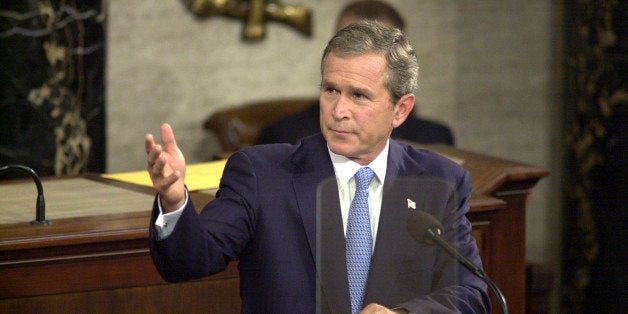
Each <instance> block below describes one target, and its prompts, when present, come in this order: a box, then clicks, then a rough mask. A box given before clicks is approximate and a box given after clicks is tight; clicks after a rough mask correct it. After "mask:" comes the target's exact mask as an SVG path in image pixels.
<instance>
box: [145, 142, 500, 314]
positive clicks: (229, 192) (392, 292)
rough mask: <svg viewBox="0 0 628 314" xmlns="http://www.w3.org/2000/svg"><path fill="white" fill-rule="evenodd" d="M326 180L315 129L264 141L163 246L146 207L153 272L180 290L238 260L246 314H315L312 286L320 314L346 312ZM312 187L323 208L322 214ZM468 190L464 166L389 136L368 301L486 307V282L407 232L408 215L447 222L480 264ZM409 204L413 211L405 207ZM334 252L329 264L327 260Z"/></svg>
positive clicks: (187, 213)
mask: <svg viewBox="0 0 628 314" xmlns="http://www.w3.org/2000/svg"><path fill="white" fill-rule="evenodd" d="M333 177H334V169H333V165H332V163H331V160H330V157H329V154H328V152H327V146H326V142H325V140H324V138H323V137H322V135H321V134H320V133H319V134H317V135H314V136H311V137H307V138H305V139H304V140H303V141H301V142H299V144H297V145H294V146H293V145H288V144H273V145H259V146H253V147H249V148H245V149H243V150H241V151H239V152H237V153H235V154H234V155H232V156H231V157H230V158H229V160H228V162H227V165H226V167H225V170H224V173H223V177H222V180H221V184H220V190H219V191H218V192H217V195H216V199H215V200H214V201H212V202H210V203H209V204H208V205H207V206H206V207H205V208H204V209H203V211H202V212H201V214H200V215H198V214H197V212H196V211H195V209H194V207H193V204H192V202H188V204H187V206H186V208H185V209H184V212H183V214H182V216H181V218H180V219H179V222H178V223H177V225H176V227H175V228H174V231H173V233H172V234H171V235H170V236H169V237H168V238H166V239H164V240H162V241H157V240H156V236H155V228H154V222H155V219H156V217H157V211H158V209H157V208H154V209H153V217H152V220H151V224H150V230H151V231H150V233H151V234H150V240H151V253H152V257H153V260H154V263H155V265H156V267H157V269H158V270H159V272H160V274H161V275H162V276H163V278H164V279H165V280H167V281H171V282H177V281H183V280H189V279H195V278H199V277H203V276H207V275H210V274H214V273H217V272H220V271H222V270H224V269H225V268H226V266H227V264H228V263H229V262H230V261H232V260H239V264H238V268H239V272H240V282H241V286H240V289H241V297H242V310H243V312H245V313H313V312H315V309H316V300H317V298H316V295H317V292H316V291H317V290H318V292H319V293H318V295H319V298H318V300H319V303H320V305H321V308H322V309H321V311H322V312H333V313H349V301H348V288H347V280H346V278H347V274H346V268H345V267H344V266H343V265H344V236H343V233H342V222H341V218H340V211H339V206H340V205H339V201H338V192H337V187H336V186H335V184H331V185H323V187H321V188H319V186H321V182H323V181H324V180H325V179H326V178H333ZM405 177H412V178H414V180H416V181H414V182H416V183H417V184H416V185H415V184H408V181H407V180H410V179H405ZM332 182H333V180H332ZM317 191H318V192H320V197H321V199H322V200H323V201H324V202H323V201H321V202H319V203H318V204H319V207H324V209H320V208H319V209H318V210H317V193H318V192H317ZM470 192H471V187H470V179H469V175H468V172H467V171H466V170H464V169H463V168H462V167H460V166H458V165H457V164H455V163H453V162H451V161H450V160H448V159H446V158H444V157H441V156H439V155H436V154H434V153H431V152H428V151H423V150H416V149H414V148H412V147H410V146H408V145H405V144H400V143H398V142H396V141H393V140H391V142H390V150H389V157H388V166H387V174H386V180H385V183H384V195H383V201H382V211H381V217H380V223H379V229H378V233H377V239H376V247H375V250H374V254H373V259H372V265H371V271H370V276H369V282H368V287H367V295H366V297H365V304H367V303H368V302H378V303H380V304H383V305H385V306H389V307H394V306H403V307H406V308H408V309H410V310H412V311H413V312H414V313H421V312H424V311H425V312H432V313H433V312H446V311H454V310H459V311H461V312H463V313H482V312H487V311H488V310H487V309H488V308H489V303H488V297H487V294H486V287H485V285H484V284H483V282H482V281H480V280H479V279H477V278H476V277H474V276H473V275H472V274H471V273H469V272H467V271H466V270H465V269H463V268H462V267H457V266H456V263H455V262H454V261H453V259H452V258H450V257H448V256H446V255H445V253H444V252H441V250H439V249H437V248H434V247H426V246H424V245H421V244H418V243H417V242H416V241H414V240H413V239H412V238H411V237H410V235H409V234H408V232H407V231H406V228H405V221H406V217H407V216H408V215H409V214H410V212H411V210H425V211H428V212H429V213H431V214H432V215H434V216H435V217H437V218H438V219H439V220H440V221H442V222H443V224H444V226H445V229H446V232H445V236H446V238H447V239H448V240H449V241H450V243H452V244H453V245H455V246H456V247H457V248H458V249H459V250H460V251H461V252H462V254H464V255H466V256H467V257H469V258H470V259H471V260H472V261H474V262H475V263H477V264H481V262H480V258H479V254H478V250H477V246H476V245H475V242H474V240H473V238H472V237H471V235H470V230H471V226H470V223H469V221H468V220H467V219H466V217H465V213H466V212H467V211H468V209H469V205H468V201H469V196H470ZM408 199H411V200H413V201H414V202H415V204H416V209H411V208H409V207H408V206H407V204H408ZM317 212H318V214H319V219H321V220H329V221H327V222H325V224H326V225H320V224H319V227H320V228H319V229H321V230H324V232H322V231H321V232H318V237H319V240H317ZM327 242H329V243H327ZM317 247H318V249H317ZM317 250H319V251H320V252H319V253H321V254H319V257H318V259H319V262H321V264H319V267H318V268H317V267H316V260H317V254H316V253H317ZM330 250H332V251H334V250H335V252H334V254H335V256H336V257H337V259H336V260H334V259H331V260H330V259H329V256H330V255H329V254H327V253H329V252H330ZM326 252H327V253H326ZM317 284H318V285H319V286H318V288H319V289H317V288H316V286H317Z"/></svg>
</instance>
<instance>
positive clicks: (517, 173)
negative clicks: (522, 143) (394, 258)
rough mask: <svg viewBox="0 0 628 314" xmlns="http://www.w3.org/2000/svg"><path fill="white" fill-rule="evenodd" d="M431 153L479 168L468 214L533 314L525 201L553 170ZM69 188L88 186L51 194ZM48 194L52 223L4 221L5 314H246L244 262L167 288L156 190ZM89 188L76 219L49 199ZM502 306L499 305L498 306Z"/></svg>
mask: <svg viewBox="0 0 628 314" xmlns="http://www.w3.org/2000/svg"><path fill="white" fill-rule="evenodd" d="M427 148H429V149H432V150H434V151H437V152H439V153H442V154H444V155H446V156H450V157H452V158H453V159H456V160H462V161H463V162H462V165H463V166H464V167H466V168H467V169H468V170H469V171H470V172H471V175H472V184H473V189H474V195H473V197H472V199H471V212H470V213H469V214H468V217H469V219H470V220H471V221H472V223H473V235H474V236H475V238H476V240H477V241H478V246H479V248H480V253H481V255H482V260H483V263H484V267H485V269H486V272H487V274H488V275H489V276H490V277H491V278H492V279H493V281H495V283H496V284H497V285H498V286H499V287H500V288H501V290H502V291H503V292H504V294H505V295H506V298H507V301H508V306H509V310H510V312H511V313H525V208H526V199H527V196H528V195H529V194H530V190H531V188H532V187H533V186H534V185H535V184H536V183H537V182H538V180H539V179H541V178H542V177H544V176H546V175H547V172H546V171H545V170H543V169H541V168H538V167H533V166H529V165H525V164H521V163H516V162H511V161H507V160H503V159H497V158H492V157H489V156H485V155H481V154H476V153H472V152H467V151H461V150H458V149H455V148H452V147H448V146H428V147H427ZM62 183H63V184H64V185H69V186H78V187H80V188H71V187H70V188H68V187H66V188H65V191H63V190H58V191H54V193H51V192H50V191H48V190H50V189H49V188H48V187H51V189H52V190H54V187H55V186H57V185H61V184H62ZM15 184H18V183H15V182H8V181H6V182H2V183H0V191H1V192H2V194H3V195H4V198H5V199H10V198H11V197H13V196H12V195H7V194H11V193H15V192H11V191H13V190H12V189H13V186H14V185H15ZM19 184H26V183H25V182H20V183H19ZM44 188H45V193H46V199H47V208H49V209H48V212H47V219H49V220H50V222H51V224H50V225H47V226H36V225H31V224H30V223H29V220H23V221H20V222H5V223H0V309H2V310H1V311H2V312H5V311H6V312H16V313H18V312H19V313H30V312H46V313H70V312H90V313H104V312H106V313H137V312H142V313H143V314H146V313H163V312H172V311H175V312H185V313H239V312H240V299H239V280H238V271H237V266H236V265H237V264H236V263H231V264H230V265H229V267H228V269H227V270H226V271H224V272H222V273H220V274H216V275H214V276H210V277H207V278H204V279H201V280H196V281H190V282H185V283H178V284H168V283H165V282H164V281H163V280H162V279H161V277H160V276H159V275H158V273H157V271H156V269H155V267H154V266H153V263H152V260H151V258H150V254H149V250H148V239H147V238H148V223H149V217H150V209H151V206H152V201H153V195H154V191H153V190H152V189H150V188H146V187H140V186H135V185H130V184H126V183H121V182H117V181H110V180H104V179H102V178H100V177H99V176H96V175H86V176H83V177H73V178H61V179H48V180H45V181H44ZM32 189H33V192H32V204H33V206H32V209H31V208H27V209H24V210H25V211H28V212H31V213H33V214H32V215H33V216H32V218H34V204H35V197H36V195H35V192H34V187H33V188H32ZM82 189H93V190H94V191H97V192H93V193H92V192H90V195H92V196H93V194H94V193H95V194H96V195H97V196H96V197H94V196H93V197H91V198H87V200H85V201H83V202H82V203H81V204H80V205H79V207H81V209H85V211H83V212H81V211H80V210H76V209H75V208H70V209H69V213H67V212H66V213H65V214H64V215H67V216H63V215H61V214H59V215H60V216H59V217H57V218H55V217H54V215H53V212H54V210H55V204H53V203H52V202H51V201H50V202H49V201H48V199H55V198H56V199H58V201H57V204H62V203H63V202H64V201H66V199H69V198H72V197H76V198H77V199H80V198H83V199H86V198H85V197H83V196H81V195H74V194H73V193H77V191H79V192H80V190H82ZM15 197H17V195H15ZM20 197H21V196H20ZM212 198H213V195H212V194H211V193H207V192H194V193H192V200H193V201H194V203H195V204H196V205H197V208H202V205H203V204H205V203H206V202H207V201H209V200H211V199H212ZM117 200H121V201H122V204H124V205H119V204H116V201H117ZM58 206H60V207H63V206H66V207H68V206H76V205H69V204H62V205H58ZM125 207H126V208H125ZM2 208H3V205H0V209H2ZM56 209H60V211H63V210H66V211H68V209H67V208H65V209H63V208H56ZM125 209H126V210H128V211H126V210H125ZM0 212H2V213H3V215H4V214H5V211H4V210H2V211H0ZM74 212H76V213H74ZM85 212H86V213H85ZM32 218H31V219H30V220H32ZM0 221H1V220H0ZM493 307H494V310H496V311H497V310H498V309H499V305H498V304H497V303H495V302H493Z"/></svg>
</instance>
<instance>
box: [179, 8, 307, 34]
mask: <svg viewBox="0 0 628 314" xmlns="http://www.w3.org/2000/svg"><path fill="white" fill-rule="evenodd" d="M183 2H184V4H185V6H186V7H187V8H188V9H189V10H191V11H192V12H193V13H194V14H195V15H197V16H199V17H212V16H215V15H224V16H227V17H231V18H236V19H240V20H244V21H245V25H244V31H243V38H244V40H248V41H258V40H262V39H263V38H264V37H265V35H266V28H265V24H266V21H268V20H270V21H275V22H279V23H283V24H286V25H288V26H291V27H293V28H295V29H296V30H298V31H300V32H301V33H303V34H305V35H306V36H308V37H309V36H311V35H312V14H311V12H310V10H309V9H307V8H305V7H300V6H292V5H285V4H282V3H280V2H279V1H278V0H183Z"/></svg>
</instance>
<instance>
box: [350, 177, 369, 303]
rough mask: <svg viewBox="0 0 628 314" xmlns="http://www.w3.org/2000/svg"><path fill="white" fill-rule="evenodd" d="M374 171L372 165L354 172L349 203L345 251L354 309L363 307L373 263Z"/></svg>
mask: <svg viewBox="0 0 628 314" xmlns="http://www.w3.org/2000/svg"><path fill="white" fill-rule="evenodd" d="M373 175H375V173H374V172H373V170H371V168H368V167H364V168H360V170H358V172H356V174H355V186H356V189H355V196H354V197H353V201H352V202H351V207H349V218H348V220H347V236H346V250H347V251H346V254H347V274H348V276H349V294H350V296H351V312H352V313H358V312H360V309H362V301H363V299H364V291H365V290H366V280H367V278H368V274H369V266H370V264H371V250H372V248H373V238H372V237H371V223H370V216H369V191H368V188H369V183H370V182H371V179H372V178H373Z"/></svg>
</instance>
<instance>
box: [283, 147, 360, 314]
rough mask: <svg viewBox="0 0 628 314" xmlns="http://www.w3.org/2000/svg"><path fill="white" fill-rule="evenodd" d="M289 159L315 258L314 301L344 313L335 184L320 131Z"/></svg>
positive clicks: (342, 245) (346, 305)
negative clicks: (315, 286)
mask: <svg viewBox="0 0 628 314" xmlns="http://www.w3.org/2000/svg"><path fill="white" fill-rule="evenodd" d="M321 152H323V153H321ZM292 163H293V166H292V167H293V186H294V191H295V195H296V199H297V204H298V206H299V211H300V213H301V218H302V221H303V226H304V228H305V232H306V234H307V238H308V242H309V245H310V249H311V251H312V256H314V258H315V262H316V271H317V278H316V279H317V303H318V304H319V305H322V307H323V309H326V310H322V312H330V309H331V310H332V312H338V313H348V312H350V303H349V291H348V288H347V269H346V261H345V254H344V251H345V241H344V232H343V227H342V216H341V211H340V200H339V198H338V185H337V183H336V177H335V174H334V169H333V165H332V163H331V159H330V158H329V154H327V145H326V143H325V141H324V139H323V137H322V135H318V136H313V137H309V138H306V139H304V140H303V142H302V145H301V147H300V148H298V149H297V150H296V151H295V153H294V155H293V158H292ZM313 191H316V193H313ZM323 222H324V223H323ZM339 252H340V254H339ZM319 310H320V309H319Z"/></svg>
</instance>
